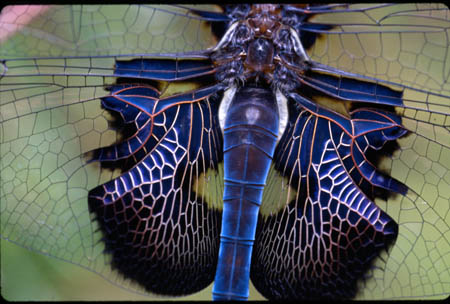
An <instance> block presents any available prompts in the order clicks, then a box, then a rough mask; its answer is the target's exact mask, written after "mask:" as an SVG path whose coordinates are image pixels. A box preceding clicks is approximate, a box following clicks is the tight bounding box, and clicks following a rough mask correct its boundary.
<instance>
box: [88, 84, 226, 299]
mask: <svg viewBox="0 0 450 304" xmlns="http://www.w3.org/2000/svg"><path fill="white" fill-rule="evenodd" d="M215 91H217V88H215V87H214V86H213V87H209V88H205V89H201V90H198V91H194V92H188V93H185V94H180V95H178V96H171V97H168V98H166V99H161V98H160V97H159V92H158V91H157V90H156V89H154V88H152V87H149V86H145V87H144V86H123V85H119V86H117V87H113V88H112V90H111V92H112V94H111V95H110V96H109V97H107V98H104V99H103V105H104V106H105V107H106V108H108V109H109V110H111V111H115V112H117V113H119V114H120V115H121V116H122V118H123V121H124V122H125V123H132V124H134V128H135V129H136V132H135V133H133V134H131V136H130V137H129V138H126V139H124V140H123V141H122V142H119V143H117V144H116V145H113V146H111V147H106V148H102V149H99V150H98V151H97V153H95V154H94V155H95V156H96V159H95V158H94V160H97V161H115V160H118V159H119V158H123V159H129V158H131V159H132V163H134V164H135V165H134V166H133V167H131V168H130V169H129V170H128V171H126V172H124V173H123V174H122V175H120V176H119V177H118V178H116V179H114V180H111V181H109V182H107V183H105V184H103V185H101V186H98V187H97V188H94V189H92V190H91V191H90V192H89V210H90V212H91V213H93V214H94V215H95V218H96V220H97V221H98V223H99V226H100V229H101V231H102V233H103V235H104V238H103V239H104V242H105V248H106V251H107V253H109V254H110V255H111V259H112V261H111V264H112V266H113V268H115V269H117V270H119V271H120V273H122V274H123V275H125V276H126V277H128V278H131V279H132V280H134V281H137V282H138V283H139V284H140V285H142V286H144V287H145V288H146V289H147V290H148V291H150V292H153V293H158V294H168V295H183V294H189V293H193V292H196V291H199V290H202V289H203V288H205V287H206V286H208V285H209V284H210V283H211V282H212V280H213V279H214V274H215V269H216V263H217V254H218V246H219V231H220V219H221V216H220V212H219V211H218V210H216V209H214V208H212V207H211V206H212V205H214V204H217V203H216V202H206V201H205V199H204V198H205V197H210V196H208V193H204V192H213V191H215V192H218V191H219V192H220V189H216V188H217V187H218V186H220V185H221V183H220V182H211V181H206V180H204V181H199V180H198V179H206V177H205V175H204V174H202V173H205V172H207V171H208V178H211V177H213V178H216V179H221V177H219V175H218V174H219V173H217V170H218V164H219V162H220V161H221V160H222V152H221V151H222V135H221V133H220V130H219V127H218V126H219V124H218V121H217V111H218V102H210V101H209V99H208V97H210V96H211V95H212V94H213V93H214V92H215ZM211 172H216V174H212V173H211ZM196 185H197V186H196ZM198 185H201V187H198ZM196 187H197V188H196ZM222 191H223V190H222Z"/></svg>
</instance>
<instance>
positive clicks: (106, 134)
mask: <svg viewBox="0 0 450 304" xmlns="http://www.w3.org/2000/svg"><path fill="white" fill-rule="evenodd" d="M411 6H412V7H411ZM127 8H128V9H127V10H119V9H115V11H125V12H126V15H127V16H122V17H121V18H122V19H123V20H127V21H129V20H134V21H133V22H131V23H127V24H126V26H125V27H126V30H125V31H126V32H128V31H129V32H130V34H131V35H129V36H128V35H121V37H122V36H123V37H126V39H130V40H127V42H130V43H131V41H133V37H136V35H135V34H136V33H135V30H136V29H135V28H139V27H140V26H142V24H143V23H141V22H140V20H144V19H145V20H149V23H146V24H151V26H150V25H149V28H148V29H146V30H147V31H149V32H150V33H151V34H150V35H149V36H146V35H145V34H142V36H139V35H140V34H137V36H139V37H141V39H139V42H140V46H142V45H144V44H145V42H148V45H146V46H145V50H144V51H143V52H148V50H147V49H150V48H152V47H158V45H159V44H158V43H159V42H158V41H160V40H158V39H159V38H161V37H164V38H167V41H169V40H170V39H171V38H172V36H171V35H170V34H169V33H170V31H171V30H170V28H171V27H173V28H177V27H178V29H180V28H181V30H180V33H181V34H179V36H177V37H178V39H174V43H173V44H174V45H173V46H174V49H176V45H177V43H182V41H185V42H186V45H187V44H188V43H190V42H192V41H194V40H195V41H196V43H197V44H199V45H202V47H199V48H198V49H195V50H193V51H189V52H185V51H186V50H185V49H181V50H180V49H177V53H169V52H170V51H171V50H172V49H170V50H167V49H166V48H163V47H166V46H167V45H170V43H168V44H166V43H161V44H160V45H161V48H160V49H155V50H154V52H153V51H152V52H153V53H150V54H147V53H145V54H143V53H140V54H137V52H138V51H137V50H136V51H134V50H133V51H131V52H132V53H133V54H128V55H127V56H121V55H119V53H117V54H115V53H112V54H113V55H112V56H107V55H106V56H97V53H96V52H97V50H101V48H100V45H97V44H95V46H94V49H95V51H94V53H87V55H88V56H85V57H79V56H78V57H77V56H75V57H73V56H69V55H68V54H67V53H61V54H56V57H52V58H46V59H40V58H37V57H35V56H37V55H33V56H34V57H31V58H15V57H17V56H18V55H17V52H19V51H20V50H21V48H20V47H19V46H20V43H22V41H25V42H26V41H27V40H30V41H31V40H32V39H20V38H21V37H19V39H17V40H15V39H14V38H11V41H12V42H11V47H10V48H11V49H12V51H13V54H12V55H11V56H12V57H10V56H7V55H3V53H4V52H5V53H6V52H7V50H9V48H8V46H9V44H8V43H5V44H4V45H2V51H1V52H2V58H1V59H2V60H1V68H2V70H1V76H0V84H1V86H2V88H1V90H0V94H2V95H1V96H2V98H1V102H2V104H1V106H2V108H1V109H2V113H1V117H0V118H1V119H0V122H1V127H2V130H3V131H4V130H11V133H8V132H5V133H4V134H6V135H5V136H3V137H2V139H1V140H2V150H1V153H2V154H1V155H2V158H4V159H10V158H11V157H13V158H14V157H16V158H17V159H16V161H15V162H12V165H11V166H9V165H8V164H6V163H2V171H3V172H6V173H7V174H4V175H2V178H3V180H2V184H1V185H2V197H1V200H2V206H1V207H2V209H1V210H2V214H1V217H2V221H1V222H2V226H1V228H2V230H1V236H2V238H4V239H7V240H12V241H13V242H16V243H19V244H21V245H23V246H27V247H30V248H31V249H32V250H35V251H39V252H44V253H46V254H49V255H51V256H55V257H58V258H62V259H65V260H68V261H70V262H72V263H75V264H80V265H83V266H85V267H87V268H88V269H90V270H93V271H95V272H98V273H101V274H102V275H103V276H105V277H107V278H108V279H110V278H111V279H112V278H113V277H114V276H112V275H110V271H111V269H112V273H113V274H115V275H117V276H118V277H117V278H118V279H117V280H118V281H119V280H121V278H124V279H125V281H127V282H128V281H130V282H132V284H137V285H139V286H140V287H138V289H139V288H143V289H145V291H146V292H150V293H156V294H163V295H172V296H179V295H186V294H192V293H195V292H197V291H200V290H202V289H204V288H206V287H207V286H208V285H209V284H211V283H212V282H214V287H213V298H214V299H218V300H222V299H236V300H244V299H247V297H248V294H249V289H248V285H249V280H251V281H252V283H253V285H254V286H255V287H256V289H257V290H258V291H259V292H260V293H261V294H262V295H263V296H265V297H266V298H269V299H320V298H326V299H329V298H339V299H347V298H354V297H355V296H360V295H361V294H362V295H363V296H368V297H372V296H373V297H381V298H384V297H394V298H405V297H411V296H431V295H448V290H449V289H450V270H449V267H448V265H449V264H450V262H449V260H448V257H449V256H450V255H449V252H450V245H449V242H448V239H447V238H446V237H445V236H446V235H447V233H448V231H449V225H448V221H446V220H445V219H446V217H445V216H446V215H445V214H446V210H448V202H449V200H450V197H448V193H450V191H447V190H448V189H450V186H449V185H450V182H448V169H450V168H448V162H446V159H445V155H448V154H449V153H450V152H449V151H450V146H449V145H448V142H447V141H446V140H445V139H446V138H448V136H449V133H448V127H449V124H448V118H449V115H450V87H448V77H445V76H446V75H447V74H448V71H446V70H445V69H444V70H442V71H441V73H439V72H433V71H434V69H433V67H436V66H443V67H446V66H448V45H449V43H448V40H446V39H448V37H447V36H446V33H447V32H446V31H448V27H449V26H448V24H449V22H450V17H449V14H448V9H447V8H443V7H441V6H439V5H435V6H434V5H429V6H424V8H422V6H421V5H415V6H414V5H410V6H405V7H403V6H402V5H400V4H398V5H367V6H365V5H359V6H358V5H345V4H344V5H340V4H339V5H338V4H336V5H334V4H331V5H326V4H324V5H278V4H273V5H272V4H263V5H245V4H243V5H227V6H223V7H220V8H217V9H215V10H207V9H203V8H198V7H193V8H185V7H182V6H175V7H172V8H169V9H167V8H162V7H161V6H155V7H139V8H138V9H137V10H135V7H133V6H129V7H127ZM49 10H50V12H51V10H52V9H49ZM56 10H57V11H58V10H61V12H62V13H64V12H65V9H63V8H56ZM147 10H148V12H149V13H150V15H149V16H146V17H145V18H140V17H143V16H144V15H145V13H146V11H147ZM68 11H70V14H69V15H70V16H71V17H70V18H74V20H72V22H71V23H70V24H71V26H73V27H75V26H76V25H78V24H79V25H80V28H75V29H72V31H70V32H71V33H74V34H75V35H74V36H75V38H76V45H77V47H78V46H79V47H80V51H83V50H84V49H83V47H84V45H85V44H84V43H86V44H89V43H88V42H89V41H93V40H92V39H91V38H90V36H87V37H86V36H83V35H84V34H83V32H82V31H81V28H82V27H83V26H84V25H85V23H89V21H88V20H90V19H89V18H85V17H86V16H87V15H86V14H90V13H91V12H92V11H95V9H94V8H93V7H88V8H87V10H86V11H85V10H80V11H78V10H73V11H72V10H68ZM141 14H142V16H141ZM347 14H348V16H351V18H350V17H348V16H347ZM60 15H62V16H64V14H56V13H55V14H54V15H53V13H50V14H49V16H48V17H47V18H52V19H53V18H54V19H55V20H58V19H57V18H59V17H58V16H60ZM98 15H99V16H108V14H106V13H105V12H103V11H100V10H99V14H98ZM341 15H342V16H341ZM134 16H136V18H134ZM138 16H139V18H138ZM160 16H163V18H161V19H158V18H160ZM164 16H172V17H173V20H177V19H178V18H179V19H181V20H188V23H187V24H184V25H183V24H182V25H181V26H180V25H179V24H177V23H176V22H174V23H171V22H172V21H173V20H172V19H171V20H172V21H170V22H169V23H170V24H169V25H168V26H167V28H166V29H164V28H163V29H161V27H159V26H160V25H163V24H165V22H167V20H166V19H168V18H164ZM78 17H79V18H78ZM335 17H336V18H337V17H340V18H337V20H338V21H336V20H335V19H334V18H335ZM353 17H355V18H356V17H358V18H359V19H354V18H353ZM106 18H110V17H106ZM65 19H67V18H63V20H65ZM111 19H112V20H113V19H114V18H113V17H111ZM20 20H27V18H17V20H16V21H12V22H11V24H10V25H12V26H9V24H8V23H7V22H6V23H2V22H3V21H2V19H0V28H4V29H5V30H10V29H13V30H18V31H19V32H21V24H19V23H20V22H22V21H20ZM191 22H192V23H191ZM195 22H198V26H196V27H195V26H194V27H190V26H188V24H190V25H192V24H194V23H195ZM385 22H386V23H385ZM112 23H115V22H112ZM410 23H411V24H412V25H410ZM4 24H6V25H4ZM37 24H44V25H45V24H47V23H46V22H41V23H39V22H37ZM195 24H197V23H195ZM58 28H59V29H62V28H63V27H58ZM92 28H93V30H92V31H88V35H90V34H92V33H96V31H97V23H96V22H94V23H93V25H92ZM153 28H154V31H153V32H152V29H153ZM205 29H208V30H209V32H208V34H209V35H210V36H211V37H213V38H212V39H211V41H212V43H209V44H208V43H206V41H207V40H206V39H202V38H199V37H201V36H200V33H202V31H204V30H205ZM46 31H48V32H50V34H53V32H51V31H54V34H55V35H57V33H58V31H57V30H53V29H51V30H43V31H41V30H39V31H28V30H25V31H23V33H24V34H23V35H25V36H26V35H35V34H36V33H37V34H36V35H38V36H39V37H41V36H42V35H41V34H40V33H41V32H44V33H45V32H46ZM138 32H139V33H140V32H145V30H144V31H140V30H138ZM186 32H195V35H194V37H195V38H190V39H188V38H186V37H185V36H184V35H185V34H186ZM114 33H115V31H111V33H110V34H111V35H114ZM161 33H162V34H161ZM19 36H20V35H19ZM392 36H394V38H395V39H394V40H390V38H392ZM11 37H13V36H11ZM148 37H150V38H151V39H147V38H148ZM349 37H350V38H351V37H356V38H355V39H354V41H351V39H347V38H349ZM423 37H424V38H423ZM1 38H2V37H0V39H1ZM367 38H371V39H372V40H370V39H367ZM422 38H423V39H422ZM8 39H10V38H8ZM365 39H367V41H366V40H365ZM421 39H422V40H423V43H422V40H421ZM41 40H42V39H41V38H39V41H41ZM48 40H49V41H57V42H58V43H59V44H60V45H62V46H64V45H65V44H64V43H63V41H62V40H58V39H55V37H53V38H49V39H48ZM94 40H95V39H94ZM112 40H113V39H112ZM442 40H443V41H446V42H447V43H444V44H443V43H442ZM95 41H97V40H95ZM167 41H166V42H167ZM208 41H209V40H208ZM398 41H400V42H401V44H400V45H396V44H395V43H396V42H398ZM324 42H325V44H324ZM2 43H3V42H2ZM96 43H97V42H96ZM99 43H100V41H99ZM371 43H373V44H371ZM408 43H410V44H411V45H413V46H414V47H410V44H408ZM420 43H422V44H423V45H421V46H420V47H419V46H418V47H415V44H420ZM205 44H208V45H207V46H206V47H205V46H204V45H205ZM323 45H325V47H324V46H323ZM378 45H381V46H382V47H381V48H379V47H378ZM391 46H392V47H391ZM29 49H30V53H32V52H34V51H39V49H40V48H36V47H30V48H29ZM110 49H111V47H107V48H106V49H105V50H106V51H99V52H100V54H102V55H103V53H102V52H105V54H109V52H110ZM380 49H381V50H380ZM412 49H414V51H411V50H412ZM390 50H393V51H392V52H391V51H390ZM128 53H130V51H128ZM336 53H337V54H340V55H339V56H337V55H336ZM347 53H348V54H349V55H348V57H349V58H350V59H351V64H349V63H348V62H347V61H346V58H347V57H346V56H347ZM360 53H363V55H360ZM412 53H414V54H415V55H417V56H416V57H414V56H413V55H414V54H412ZM416 53H418V54H416ZM80 54H81V53H80ZM80 54H78V53H77V54H75V55H80ZM430 54H432V55H430ZM51 55H53V53H51ZM70 55H72V54H70ZM83 55H84V53H83ZM3 56H4V58H3ZM24 56H32V55H28V54H27V55H24ZM60 56H65V57H60ZM358 56H362V58H363V59H362V60H361V62H362V66H363V69H365V70H364V71H365V73H363V72H361V70H359V69H361V63H360V62H359V61H358V60H359V59H357V58H359V57H358ZM414 58H415V59H414ZM408 60H409V61H408ZM322 61H323V62H322ZM435 61H437V62H438V63H439V64H436V62H435ZM385 62H388V63H389V64H388V68H386V69H383V64H384V63H385ZM372 65H374V68H373V69H371V68H370V67H371V66H372ZM397 65H400V71H401V73H399V74H398V75H397V74H396V70H395V68H396V66H397ZM411 69H412V70H413V72H415V73H413V72H410V70H411ZM438 70H439V69H438ZM439 71H440V70H439ZM405 75H406V76H405ZM414 75H415V76H414ZM408 76H411V77H408ZM413 76H414V77H413ZM405 78H406V79H407V80H405ZM39 88H42V90H43V92H41V93H39V92H38V93H36V92H35V90H37V89H39ZM60 93H61V94H60ZM99 104H101V108H100V106H99ZM88 106H89V107H90V108H88ZM94 109H97V110H98V111H100V112H103V113H101V114H97V112H98V111H97V110H96V111H97V112H96V111H94ZM48 117H51V119H49V118H48ZM80 117H81V118H80ZM105 117H106V118H107V119H108V120H109V121H110V127H109V128H103V129H102V123H101V121H106V119H105ZM82 119H85V120H86V121H84V120H82ZM102 119H103V120H102ZM35 121H39V122H40V123H41V124H42V125H43V127H40V125H39V124H37V123H36V124H35V125H33V126H31V125H30V124H32V123H33V122H35ZM49 121H50V126H48V125H49V123H48V122H49ZM30 122H31V123H30ZM82 122H83V123H82ZM89 128H92V132H91V133H89V136H87V135H85V134H84V133H83V132H85V130H86V129H89ZM112 131H114V132H115V133H114V136H110V133H111V132H112ZM55 134H57V135H58V136H57V135H55ZM74 134H77V135H74ZM96 134H101V140H99V141H98V143H96V144H93V142H94V141H95V138H96ZM2 135H3V133H2ZM112 137H113V138H112ZM55 138H56V139H55ZM61 140H62V141H64V145H63V148H61V149H60V150H59V151H58V150H57V146H58V145H57V144H54V145H56V146H55V147H52V148H50V149H49V151H46V150H45V147H44V148H39V153H37V154H39V155H41V154H42V155H44V157H43V159H44V160H43V161H41V162H39V155H37V156H35V155H34V154H33V151H34V150H36V149H35V146H36V145H37V144H36V142H38V143H39V142H42V141H44V142H46V141H55V142H58V141H61ZM24 143H25V146H26V148H24V149H23V151H18V150H20V149H21V147H22V146H23V145H24ZM423 147H426V151H425V152H424V151H423V149H424V148H423ZM433 149H435V150H436V151H438V152H436V151H435V150H433ZM74 151H75V152H74ZM447 152H449V153H447ZM446 153H447V154H446ZM16 154H17V155H16ZM11 155H13V156H11ZM14 155H15V156H14ZM405 155H406V156H405ZM55 156H57V159H55ZM381 156H384V158H383V157H381ZM406 157H407V158H406ZM49 160H51V161H49ZM385 160H388V162H389V161H391V162H392V163H391V164H390V165H389V164H388V165H385V163H384V161H385ZM411 160H412V161H411ZM28 161H29V163H28ZM36 162H37V163H39V164H44V165H41V167H42V169H37V168H39V166H36ZM5 164H6V165H5ZM398 164H400V169H399V167H398V166H399V165H398ZM396 166H397V167H396ZM3 167H5V168H3ZM385 167H387V169H386V168H385ZM426 168H428V169H427V170H428V171H427V170H425V169H426ZM446 168H448V169H446ZM37 171H38V174H36V172H37ZM416 172H420V173H421V175H420V174H419V175H420V176H419V177H423V181H422V182H420V183H417V182H415V181H414V180H413V179H412V176H416V175H417V174H415V173H416ZM446 172H447V173H446ZM12 173H14V174H12ZM26 177H29V180H27V182H26V183H24V182H23V181H24V180H25V179H26ZM19 180H20V181H21V182H20V183H19V182H18V181H19ZM19 184H20V185H21V186H20V187H17V185H19ZM12 185H15V186H16V187H12ZM23 187H26V189H27V190H26V191H25V193H18V191H19V190H20V189H21V188H23ZM15 188H16V189H15ZM429 189H435V191H434V192H435V193H438V195H436V196H433V195H431V194H430V193H433V191H430V190H429ZM3 202H7V204H6V205H5V204H3ZM425 202H426V204H425ZM30 211H32V212H30ZM409 216H412V218H411V219H410V218H409ZM36 227H37V228H36ZM44 234H45V235H44ZM380 255H382V256H383V258H381V259H380V258H379V256H380ZM427 256H430V258H432V259H433V262H432V263H429V262H426V261H425V260H426V259H427ZM415 259H417V260H419V262H417V263H415V262H414V261H415ZM405 267H406V269H407V271H406V270H405ZM404 273H408V275H407V276H405V277H403V274H404ZM436 273H437V274H438V277H439V278H438V279H436V278H435V277H433V275H434V274H436ZM417 277H420V278H421V279H420V282H422V283H421V285H420V286H418V284H417V283H415V282H418V281H419V279H418V278H417ZM114 278H115V277H114ZM422 278H423V279H422ZM366 280H367V282H368V283H367V286H366V285H365V282H366ZM408 280H409V281H408ZM361 282H363V284H361ZM427 282H429V283H427ZM430 282H431V283H430ZM438 283H439V284H438ZM117 284H121V283H117ZM427 284H428V285H427ZM429 284H431V287H430V286H429ZM399 286H400V287H399ZM132 288H134V287H132ZM139 290H140V291H141V289H139Z"/></svg>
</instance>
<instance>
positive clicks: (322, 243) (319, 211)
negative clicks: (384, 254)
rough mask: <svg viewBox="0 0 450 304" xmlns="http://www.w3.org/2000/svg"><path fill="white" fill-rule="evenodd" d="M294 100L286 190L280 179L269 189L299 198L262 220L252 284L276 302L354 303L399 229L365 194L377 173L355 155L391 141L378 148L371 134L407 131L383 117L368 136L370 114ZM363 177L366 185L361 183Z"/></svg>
mask: <svg viewBox="0 0 450 304" xmlns="http://www.w3.org/2000/svg"><path fill="white" fill-rule="evenodd" d="M292 97H294V98H295V102H294V101H292V100H291V101H292V103H294V104H292V103H289V117H290V121H289V123H288V127H287V129H286V131H285V133H284V135H283V138H282V139H281V141H280V143H279V144H278V147H277V150H276V151H275V157H274V163H275V165H274V169H275V170H276V171H277V172H279V174H280V175H281V176H282V177H283V178H284V182H282V183H281V184H282V186H281V187H280V182H276V181H275V180H271V177H270V176H272V177H273V176H276V175H274V174H272V175H270V176H269V180H268V181H267V186H266V189H265V191H269V192H270V191H277V192H278V193H280V192H286V191H290V192H291V193H292V194H291V195H280V197H283V198H288V201H286V202H285V204H281V210H278V211H277V210H272V212H271V213H266V214H265V215H264V216H260V219H259V221H258V228H257V233H256V241H255V247H254V253H253V258H252V264H251V279H252V282H253V284H254V285H255V287H256V288H257V289H258V291H260V292H261V293H262V294H263V295H264V296H265V297H267V298H270V299H294V298H306V299H318V298H352V297H354V296H355V294H356V292H357V282H358V280H359V279H361V278H362V277H363V275H364V273H365V272H366V271H367V270H368V269H369V268H370V267H371V265H372V264H373V260H374V259H375V258H376V257H377V256H378V255H379V254H380V252H381V251H383V250H386V249H388V248H389V246H390V245H391V244H392V243H393V242H394V241H395V239H396V237H397V230H398V226H397V224H396V223H395V221H394V220H392V219H391V218H390V217H389V216H388V215H387V214H386V213H385V212H384V211H382V210H381V209H380V208H379V207H378V206H377V205H376V204H375V203H374V202H373V201H371V200H370V199H369V198H368V196H367V195H366V194H365V193H364V187H366V186H367V185H368V184H372V182H373V180H374V179H375V175H371V176H366V175H364V174H365V173H364V171H358V166H359V165H360V163H359V162H358V161H359V160H358V159H357V158H352V157H351V156H352V155H353V154H352V151H353V149H356V147H357V146H358V145H361V143H360V142H359V141H360V139H362V138H365V139H366V140H367V142H366V145H370V144H372V145H382V142H383V140H384V141H387V140H390V139H388V137H384V138H382V139H380V141H379V142H378V143H375V142H374V141H373V140H372V139H371V136H370V132H379V130H380V128H385V129H386V130H391V131H392V130H396V129H401V127H400V126H399V125H398V124H396V123H395V120H392V119H387V118H386V116H384V120H381V118H380V116H382V115H381V114H379V116H374V117H373V120H372V123H373V125H372V126H367V125H366V132H367V133H365V135H363V134H364V132H360V130H361V126H359V124H361V121H358V120H357V119H358V117H359V116H364V115H362V114H361V111H364V110H362V109H361V110H360V112H358V113H359V114H358V113H354V115H353V116H354V117H352V118H351V119H348V118H346V117H344V116H341V115H337V114H336V113H332V112H330V111H328V110H326V109H323V108H320V107H317V106H316V105H315V104H314V103H312V102H310V101H308V100H307V99H305V98H302V97H300V96H299V95H296V94H292ZM387 122H389V123H387ZM391 133H393V134H394V133H395V132H394V131H392V132H391ZM397 134H399V136H400V135H401V134H402V132H401V131H399V130H397ZM391 139H392V138H391ZM347 160H348V162H346V161H347ZM356 172H358V173H356ZM357 176H358V177H360V178H361V179H362V180H364V182H365V184H363V183H362V182H361V181H360V180H355V179H356V177H357ZM397 183H398V185H400V183H399V182H397ZM361 185H363V186H361ZM394 190H395V189H394ZM401 190H404V188H401ZM399 192H401V191H399ZM271 197H272V199H274V197H275V196H271ZM263 200H264V199H263ZM264 204H275V205H279V206H280V204H279V202H264V201H263V205H264ZM262 208H263V207H262Z"/></svg>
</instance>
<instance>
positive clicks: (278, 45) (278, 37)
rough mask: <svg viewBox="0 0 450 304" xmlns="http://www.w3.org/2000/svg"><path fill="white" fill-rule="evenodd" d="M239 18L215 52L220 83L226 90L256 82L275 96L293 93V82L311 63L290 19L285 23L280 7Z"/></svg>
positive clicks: (265, 7)
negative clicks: (266, 85)
mask: <svg viewBox="0 0 450 304" xmlns="http://www.w3.org/2000/svg"><path fill="white" fill-rule="evenodd" d="M243 15H245V17H243ZM237 16H238V17H237V18H236V19H237V20H236V21H235V22H234V23H233V24H231V26H230V27H229V28H228V30H227V32H226V33H225V35H224V36H223V38H222V39H221V40H220V42H219V43H218V44H217V45H216V47H215V48H214V49H213V50H212V52H213V53H212V55H211V58H212V59H213V62H214V64H215V65H216V67H217V74H216V78H217V80H219V81H220V82H222V83H223V84H224V85H226V86H230V85H237V84H239V83H248V82H254V83H256V84H258V83H264V84H269V85H270V86H271V87H272V89H273V91H274V92H275V91H276V90H277V89H279V90H281V91H282V92H283V93H288V92H290V91H292V90H294V89H295V87H296V86H297V85H296V84H295V83H296V82H295V81H294V79H295V77H296V75H297V74H299V73H304V72H305V71H306V70H307V69H308V61H309V59H308V56H307V55H306V52H305V51H304V49H303V46H302V43H301V41H300V37H299V34H298V33H297V31H296V30H295V29H294V28H292V27H291V26H290V25H288V23H289V21H290V19H289V20H284V19H283V13H282V10H281V9H280V8H279V6H278V5H253V6H252V8H251V9H250V10H247V11H246V14H244V13H242V12H241V14H239V15H237ZM284 21H285V22H284ZM264 84H263V85H264Z"/></svg>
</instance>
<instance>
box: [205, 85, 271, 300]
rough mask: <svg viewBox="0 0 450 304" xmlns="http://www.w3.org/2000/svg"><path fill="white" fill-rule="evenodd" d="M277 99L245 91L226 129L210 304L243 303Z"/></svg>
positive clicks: (261, 91) (236, 98)
mask: <svg viewBox="0 0 450 304" xmlns="http://www.w3.org/2000/svg"><path fill="white" fill-rule="evenodd" d="M278 125H279V117H278V109H277V103H276V99H275V96H274V95H273V93H272V91H270V90H268V89H265V88H256V87H243V88H241V89H240V90H239V91H238V92H237V93H236V94H235V96H234V98H233V101H232V102H231V105H230V107H229V109H228V111H227V116H226V120H225V128H224V164H225V190H224V196H223V201H224V207H223V214H222V231H221V234H220V249H219V260H218V265H217V271H216V277H215V282H214V288H213V298H214V300H240V299H241V300H246V299H247V297H248V286H249V275H250V273H249V271H250V262H251V256H252V248H253V242H254V238H255V230H256V222H257V219H258V212H259V206H260V205H261V200H262V193H263V190H264V184H265V182H266V178H267V174H268V172H269V167H270V163H271V161H272V156H273V153H274V150H275V145H276V141H277V136H278V127H279V126H278Z"/></svg>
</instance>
